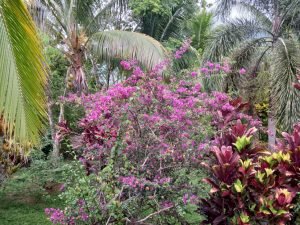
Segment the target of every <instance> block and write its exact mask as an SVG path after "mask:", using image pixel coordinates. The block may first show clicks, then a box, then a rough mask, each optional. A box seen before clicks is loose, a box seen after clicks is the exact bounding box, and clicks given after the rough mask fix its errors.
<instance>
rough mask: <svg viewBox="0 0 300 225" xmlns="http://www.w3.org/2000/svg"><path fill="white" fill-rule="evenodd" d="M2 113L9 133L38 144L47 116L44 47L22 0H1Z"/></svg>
mask: <svg viewBox="0 0 300 225" xmlns="http://www.w3.org/2000/svg"><path fill="white" fill-rule="evenodd" d="M0 14H1V17H0V38H1V39H0V51H1V53H0V114H2V115H3V117H4V121H5V123H6V124H8V126H9V128H8V135H9V136H14V137H15V140H16V141H17V142H19V143H20V144H26V145H27V144H28V142H30V143H31V144H37V142H38V139H39V134H40V133H41V131H42V129H43V127H44V126H43V122H44V120H45V118H46V111H45V105H46V104H45V99H46V97H45V92H44V88H45V85H46V78H47V77H46V73H45V65H44V64H43V63H44V60H43V56H42V48H41V45H40V41H39V39H38V37H37V33H36V30H35V27H34V24H33V22H32V19H31V17H30V15H29V13H28V11H27V9H26V7H25V5H24V3H23V1H22V0H14V1H10V0H0Z"/></svg>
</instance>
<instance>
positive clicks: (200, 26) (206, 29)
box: [190, 10, 213, 51]
mask: <svg viewBox="0 0 300 225" xmlns="http://www.w3.org/2000/svg"><path fill="white" fill-rule="evenodd" d="M212 18H213V14H212V13H210V12H207V11H206V10H203V11H202V12H200V13H199V14H198V15H196V16H195V17H194V18H193V19H192V20H191V22H190V30H191V33H192V36H193V39H192V46H193V47H195V48H196V49H197V50H201V51H203V50H204V48H205V46H206V43H207V40H208V38H209V35H210V31H211V27H212Z"/></svg>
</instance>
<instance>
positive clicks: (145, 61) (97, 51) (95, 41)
mask: <svg viewBox="0 0 300 225" xmlns="http://www.w3.org/2000/svg"><path fill="white" fill-rule="evenodd" d="M88 48H89V49H90V50H91V53H92V54H93V56H94V57H95V58H98V59H100V60H106V61H109V60H111V59H115V58H117V59H135V60H137V61H139V62H140V63H141V64H142V65H144V66H145V67H147V68H148V69H152V68H153V67H154V66H155V65H157V64H159V63H160V62H162V61H163V60H164V59H165V57H166V51H165V49H164V47H163V46H162V45H161V44H160V43H159V42H158V41H156V40H155V39H153V38H151V37H149V36H147V35H144V34H141V33H135V32H128V31H104V32H98V33H95V34H94V35H93V36H92V37H91V39H90V40H89V43H88Z"/></svg>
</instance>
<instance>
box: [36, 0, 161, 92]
mask: <svg viewBox="0 0 300 225" xmlns="http://www.w3.org/2000/svg"><path fill="white" fill-rule="evenodd" d="M103 2H106V3H103ZM126 5H127V1H126V0H111V1H101V0H39V1H38V3H37V4H36V5H35V6H36V8H35V9H38V10H35V12H38V13H40V12H41V11H43V12H45V13H48V15H46V16H45V13H42V14H40V15H41V16H42V17H43V18H42V23H41V24H42V25H43V26H44V28H45V27H46V31H48V32H50V33H51V34H52V35H55V36H56V37H58V38H59V39H60V40H61V43H60V44H61V49H62V51H63V52H64V54H65V55H66V57H67V58H68V59H69V61H70V67H69V70H68V75H71V76H72V77H74V79H75V81H76V82H74V85H75V88H76V90H77V91H78V92H82V91H86V90H87V83H86V77H85V71H84V68H83V64H84V61H85V58H86V57H87V56H89V55H92V56H93V57H94V58H97V59H98V60H106V61H109V60H112V59H116V58H118V59H136V60H138V61H139V62H140V63H141V64H143V65H144V66H145V67H147V68H148V69H151V68H152V67H153V66H154V65H156V64H158V63H159V62H161V61H162V60H163V59H164V57H165V52H164V49H163V47H162V46H161V45H160V43H159V42H157V41H155V40H154V39H152V38H150V37H147V36H145V35H143V34H140V33H134V32H128V31H116V30H108V31H107V30H106V31H103V29H104V28H105V21H106V17H108V16H110V15H111V16H113V15H114V14H118V13H122V12H123V11H124V10H125V9H126ZM39 19H41V18H39Z"/></svg>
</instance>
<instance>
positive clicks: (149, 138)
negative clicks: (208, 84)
mask: <svg viewBox="0 0 300 225" xmlns="http://www.w3.org/2000/svg"><path fill="white" fill-rule="evenodd" d="M166 63H167V62H164V63H162V64H161V65H158V66H157V67H156V68H155V69H154V70H153V71H151V72H149V73H146V74H145V73H144V72H143V71H142V69H141V68H140V67H138V66H137V65H136V63H135V62H133V61H122V62H121V66H122V67H123V68H124V69H125V70H127V71H129V72H131V73H132V75H131V76H130V77H129V78H128V79H127V80H126V81H124V82H123V83H120V84H117V85H115V86H112V87H111V88H109V89H108V90H107V91H105V92H99V93H95V94H91V95H88V96H82V97H81V98H78V97H76V96H69V98H68V99H67V100H68V101H69V102H73V103H75V104H81V105H82V106H83V107H84V109H85V112H86V115H85V117H84V118H82V119H81V120H80V122H79V127H80V129H82V134H81V135H80V136H78V137H77V138H78V140H81V142H82V146H81V149H82V150H81V151H79V155H80V156H79V157H80V163H81V166H79V167H76V168H73V169H72V168H70V173H71V174H68V175H67V177H68V178H69V179H68V181H67V182H66V187H65V192H64V193H63V194H62V197H63V198H64V199H65V201H66V203H67V205H68V207H67V208H66V209H65V210H59V209H47V210H46V213H47V214H48V215H49V218H50V219H51V221H53V223H57V224H110V223H111V224H126V223H128V224H143V223H148V222H150V223H152V224H199V223H200V222H201V221H202V220H203V219H204V218H203V216H201V215H200V214H199V213H198V211H197V210H198V206H197V204H198V203H199V198H200V197H206V196H207V191H208V190H207V186H206V185H205V184H204V183H203V182H202V180H201V179H202V178H203V177H204V176H205V173H204V170H203V168H202V166H201V162H202V158H203V155H204V154H205V153H206V149H208V146H209V145H211V144H212V143H216V142H219V140H218V139H216V138H215V134H217V136H219V135H222V133H223V131H225V130H227V127H228V126H230V124H232V123H234V122H235V121H237V120H243V121H247V122H248V123H251V124H252V125H257V124H259V122H258V121H256V120H254V119H252V117H250V116H247V115H246V114H244V113H242V109H243V108H244V107H245V106H246V105H245V104H242V103H241V100H240V99H238V100H234V101H231V100H230V98H229V97H228V96H227V95H226V94H224V93H220V92H213V93H211V94H207V93H205V92H202V91H201V84H199V83H197V79H196V78H195V76H196V74H195V72H194V73H193V74H187V75H186V79H185V80H177V79H171V81H170V83H169V84H166V83H165V82H164V80H163V77H162V76H161V75H160V74H161V72H160V71H161V70H162V69H163V68H164V66H165V64H166ZM83 169H84V171H83ZM75 171H76V172H75Z"/></svg>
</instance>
